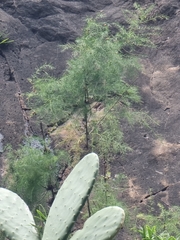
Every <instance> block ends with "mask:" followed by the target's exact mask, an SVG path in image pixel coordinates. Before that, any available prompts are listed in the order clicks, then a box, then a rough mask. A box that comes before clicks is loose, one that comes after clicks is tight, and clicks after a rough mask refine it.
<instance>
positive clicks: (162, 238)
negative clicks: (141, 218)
mask: <svg viewBox="0 0 180 240" xmlns="http://www.w3.org/2000/svg"><path fill="white" fill-rule="evenodd" d="M138 232H139V233H140V235H141V237H142V240H179V238H175V237H173V236H170V234H169V233H168V232H166V231H164V232H162V233H161V234H159V235H158V234H157V231H156V226H153V227H150V226H148V225H145V226H144V227H142V228H141V229H139V230H138Z"/></svg>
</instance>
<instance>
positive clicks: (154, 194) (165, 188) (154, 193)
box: [140, 185, 169, 203]
mask: <svg viewBox="0 0 180 240" xmlns="http://www.w3.org/2000/svg"><path fill="white" fill-rule="evenodd" d="M168 187H169V185H168V186H166V187H164V188H162V189H161V190H159V191H156V192H153V193H151V194H148V195H146V196H145V197H144V198H143V199H142V200H141V201H140V203H142V202H143V201H144V200H145V199H148V198H150V197H151V196H156V195H157V194H158V193H161V192H164V191H166V190H167V189H168Z"/></svg>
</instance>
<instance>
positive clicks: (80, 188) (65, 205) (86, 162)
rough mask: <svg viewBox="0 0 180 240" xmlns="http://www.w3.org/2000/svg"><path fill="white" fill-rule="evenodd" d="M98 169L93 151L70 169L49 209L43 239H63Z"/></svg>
mask: <svg viewBox="0 0 180 240" xmlns="http://www.w3.org/2000/svg"><path fill="white" fill-rule="evenodd" d="M98 169H99V159H98V156H97V155H96V154H95V153H90V154H88V155H86V156H85V157H84V158H83V159H82V160H81V161H80V162H79V163H78V164H77V165H76V166H75V168H74V169H73V170H72V172H71V173H70V174H69V176H68V177H67V179H66V180H65V181H64V183H63V185H62V187H61V188H60V190H59V191H58V193H57V196H56V198H55V200H54V203H53V205H52V207H51V209H50V212H49V215H48V218H47V221H46V225H45V229H44V234H43V238H42V239H43V240H52V239H53V240H59V239H61V240H65V239H67V236H68V235H69V234H70V230H71V228H72V226H73V224H74V221H75V220H76V218H77V216H78V214H79V212H80V210H81V209H82V207H83V205H84V203H85V201H86V200H87V198H88V196H89V194H90V192H91V190H92V187H93V184H94V181H95V177H96V175H97V172H98Z"/></svg>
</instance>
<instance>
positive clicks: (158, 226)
mask: <svg viewBox="0 0 180 240" xmlns="http://www.w3.org/2000/svg"><path fill="white" fill-rule="evenodd" d="M159 209H160V214H159V215H158V216H153V215H151V214H148V215H147V214H138V215H137V219H138V220H140V221H141V225H143V224H142V222H143V223H144V224H145V225H144V227H143V228H141V230H140V233H141V235H142V234H144V236H145V234H146V237H147V236H148V234H149V236H151V235H153V236H156V238H150V239H157V240H169V239H170V240H171V239H172V240H174V239H175V240H178V239H180V234H179V216H180V208H179V207H178V206H173V207H170V208H169V209H168V210H166V209H165V208H164V207H163V206H162V205H160V204H159ZM150 226H153V227H150ZM157 236H158V237H159V238H157ZM173 236H174V237H173ZM145 239H146V238H145ZM147 239H149V238H147Z"/></svg>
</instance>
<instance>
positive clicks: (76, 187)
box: [0, 153, 125, 240]
mask: <svg viewBox="0 0 180 240" xmlns="http://www.w3.org/2000/svg"><path fill="white" fill-rule="evenodd" d="M98 169H99V159H98V156H97V155H96V154H95V153H90V154H88V155H86V156H85V157H84V158H83V159H82V160H81V161H80V162H79V163H78V164H77V165H76V166H75V168H74V169H73V170H72V172H71V173H70V174H69V176H68V177H67V179H66V180H65V181H64V183H63V185H62V187H61V188H60V190H59V191H58V193H57V196H56V198H55V200H54V202H53V205H52V207H51V208H50V211H49V215H48V217H47V220H46V224H45V227H44V233H43V236H42V240H66V239H68V236H69V235H70V234H71V229H72V226H73V224H74V222H75V221H76V218H77V217H78V214H79V213H80V211H81V209H82V207H83V206H84V204H85V202H86V200H87V198H88V197H89V194H90V192H91V190H92V187H93V184H94V182H95V178H96V175H97V172H98ZM124 218H125V214H124V210H123V209H122V208H120V207H116V206H114V207H113V206H111V207H107V208H104V209H102V210H100V211H98V212H97V213H95V214H94V215H93V216H91V217H90V218H89V219H88V220H87V221H86V222H85V224H84V228H83V229H82V230H79V231H77V232H76V233H75V234H74V235H73V236H72V237H71V240H81V239H87V240H95V239H98V240H108V239H112V237H113V236H115V235H116V233H117V232H118V230H119V228H120V226H121V225H122V224H123V222H124ZM0 230H1V231H4V232H5V233H6V235H7V237H8V238H9V239H11V240H37V239H38V233H37V231H36V227H35V222H34V219H33V216H32V214H31V212H30V210H29V208H28V206H27V205H26V204H25V202H24V201H23V200H22V199H21V198H20V197H19V196H18V195H17V194H16V193H13V192H11V191H9V190H7V189H4V188H0Z"/></svg>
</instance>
